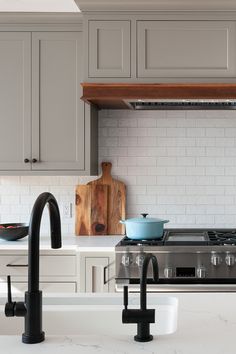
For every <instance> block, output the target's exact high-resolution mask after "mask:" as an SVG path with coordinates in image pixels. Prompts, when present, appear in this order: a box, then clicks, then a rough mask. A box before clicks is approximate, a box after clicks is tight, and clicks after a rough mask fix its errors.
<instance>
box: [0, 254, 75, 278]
mask: <svg viewBox="0 0 236 354" xmlns="http://www.w3.org/2000/svg"><path fill="white" fill-rule="evenodd" d="M27 263H28V257H27V256H26V255H25V256H17V255H6V256H1V257H0V276H7V275H13V276H19V277H23V276H25V277H27V275H28V267H27ZM74 275H76V257H75V256H41V257H40V276H47V277H50V276H74Z"/></svg>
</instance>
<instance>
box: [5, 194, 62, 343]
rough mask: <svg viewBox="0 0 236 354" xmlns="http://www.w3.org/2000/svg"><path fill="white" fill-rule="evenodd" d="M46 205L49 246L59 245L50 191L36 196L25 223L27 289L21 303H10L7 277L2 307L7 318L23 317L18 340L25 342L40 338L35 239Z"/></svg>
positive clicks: (58, 222) (57, 218)
mask: <svg viewBox="0 0 236 354" xmlns="http://www.w3.org/2000/svg"><path fill="white" fill-rule="evenodd" d="M46 204H48V206H49V217H50V227H51V247H52V248H60V247H61V220H60V212H59V208H58V204H57V201H56V199H55V197H54V196H53V195H52V194H51V193H47V192H45V193H42V194H40V195H39V196H38V198H37V200H36V201H35V204H34V206H33V210H32V213H31V218H30V224H29V240H28V244H29V249H28V291H26V292H25V302H12V298H11V280H10V276H8V277H7V280H8V302H7V304H6V306H5V315H6V316H7V317H14V316H17V317H24V318H25V332H24V333H23V335H22V342H23V343H27V344H33V343H40V342H42V341H44V338H45V334H44V332H43V330H42V291H40V290H39V238H40V225H41V219H42V214H43V210H44V207H45V205H46Z"/></svg>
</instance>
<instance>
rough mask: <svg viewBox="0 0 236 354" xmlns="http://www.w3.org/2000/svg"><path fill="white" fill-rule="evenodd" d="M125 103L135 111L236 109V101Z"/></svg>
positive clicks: (154, 100)
mask: <svg viewBox="0 0 236 354" xmlns="http://www.w3.org/2000/svg"><path fill="white" fill-rule="evenodd" d="M124 102H125V103H126V104H127V106H128V107H129V108H131V109H133V110H162V109H163V110H172V109H174V110H189V109H190V110H191V109H194V110H201V109H202V110H209V109H217V110H220V109H224V110H225V109H236V100H234V99H172V100H168V99H137V100H124Z"/></svg>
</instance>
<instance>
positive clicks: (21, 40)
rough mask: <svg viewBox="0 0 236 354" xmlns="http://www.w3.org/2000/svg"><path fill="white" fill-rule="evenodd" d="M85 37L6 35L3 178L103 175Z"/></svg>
mask: <svg viewBox="0 0 236 354" xmlns="http://www.w3.org/2000/svg"><path fill="white" fill-rule="evenodd" d="M82 41H83V38H82V31H73V30H72V31H68V30H67V31H60V30H56V31H50V32H48V31H45V30H44V31H43V30H42V31H41V32H36V31H35V32H34V31H29V32H27V31H26V32H14V31H12V32H5V31H0V78H1V80H0V123H1V127H2V128H1V131H0V137H1V139H0V174H29V175H30V174H32V175H34V174H36V175H37V174H39V175H42V174H43V175H50V174H53V175H57V174H58V175H62V174H65V175H66V174H69V175H73V174H80V175H83V174H85V175H89V174H97V160H98V158H97V154H98V149H97V111H96V109H95V108H94V107H89V106H88V105H86V104H85V103H84V102H83V101H82V100H81V99H80V97H81V96H82V88H81V85H80V84H81V82H82V81H83V75H82V70H83V62H82V61H83V45H82Z"/></svg>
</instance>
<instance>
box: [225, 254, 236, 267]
mask: <svg viewBox="0 0 236 354" xmlns="http://www.w3.org/2000/svg"><path fill="white" fill-rule="evenodd" d="M225 263H226V264H227V266H229V267H232V266H233V265H234V263H235V257H234V255H233V254H227V256H226V257H225Z"/></svg>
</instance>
